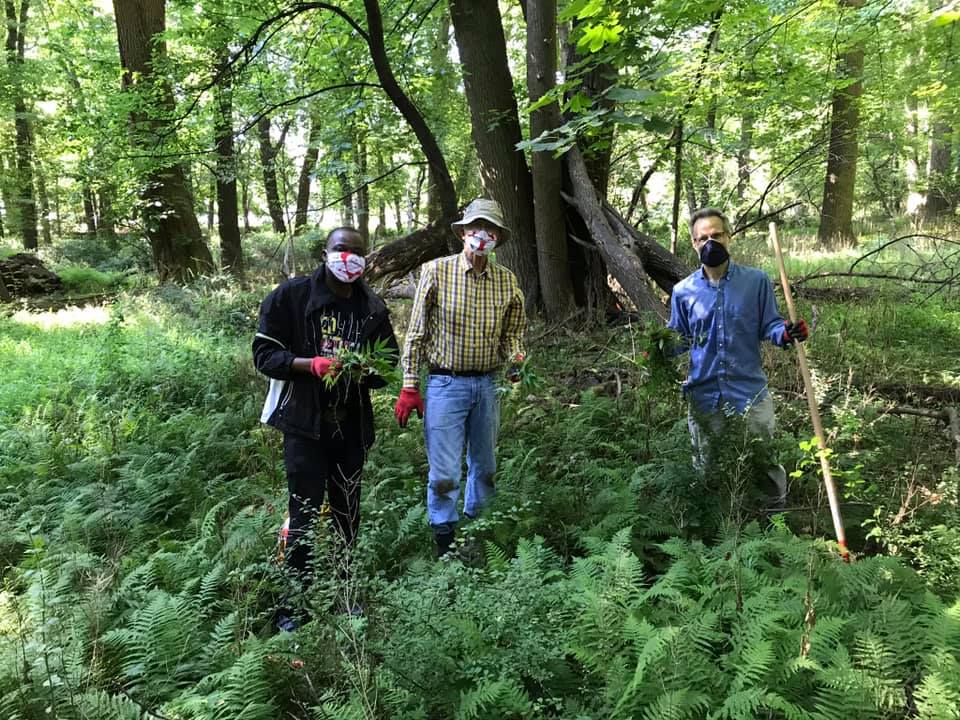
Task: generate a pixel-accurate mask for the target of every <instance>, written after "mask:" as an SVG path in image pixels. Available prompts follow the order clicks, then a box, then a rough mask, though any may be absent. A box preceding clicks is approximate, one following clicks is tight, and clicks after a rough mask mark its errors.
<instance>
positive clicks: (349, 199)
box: [337, 149, 356, 227]
mask: <svg viewBox="0 0 960 720" xmlns="http://www.w3.org/2000/svg"><path fill="white" fill-rule="evenodd" d="M337 184H338V185H339V186H340V195H341V196H342V197H343V200H342V201H341V203H342V204H341V205H340V224H341V225H344V226H346V227H354V226H355V225H356V220H355V217H356V216H355V215H354V209H353V195H354V193H353V190H354V188H353V185H352V184H351V183H350V174H349V173H348V172H347V157H346V155H345V154H344V152H343V149H338V150H337Z"/></svg>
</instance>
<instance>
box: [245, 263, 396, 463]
mask: <svg viewBox="0 0 960 720" xmlns="http://www.w3.org/2000/svg"><path fill="white" fill-rule="evenodd" d="M353 288H354V292H360V293H363V295H364V297H365V298H366V301H367V303H366V304H367V308H368V315H367V318H366V321H365V322H364V323H363V330H362V334H361V337H360V344H361V347H365V346H366V345H367V343H369V344H370V345H371V346H372V345H373V343H374V342H376V341H378V340H386V342H387V343H388V345H389V347H390V348H392V349H393V351H394V353H398V352H399V348H398V346H397V339H396V337H395V336H394V334H393V327H392V326H391V325H390V314H389V312H388V310H387V306H386V305H385V304H384V302H383V300H381V299H380V298H379V297H378V296H377V295H376V293H374V292H373V291H372V290H371V289H370V288H369V286H367V284H366V283H364V282H363V280H358V281H357V282H355V283H354V285H353ZM335 301H336V297H335V296H334V294H333V292H332V291H331V290H330V288H328V287H327V284H326V282H325V270H324V266H323V265H321V266H320V267H319V268H317V270H316V271H315V272H314V273H313V275H311V276H310V277H298V278H294V279H293V280H288V281H287V282H285V283H283V284H281V285H280V286H278V287H277V288H276V289H275V290H274V291H273V292H272V293H270V294H269V295H268V296H267V297H266V299H265V300H264V301H263V302H262V303H261V304H260V325H259V327H258V329H257V334H256V337H255V338H254V340H253V362H254V365H256V367H257V370H259V371H260V372H262V373H263V374H264V375H266V376H267V377H269V378H270V379H271V382H270V392H269V394H268V397H267V403H266V404H265V406H264V413H263V415H262V416H261V420H262V421H263V422H265V423H267V424H268V425H271V426H272V427H275V428H277V429H278V430H280V431H282V432H284V433H291V434H294V435H299V436H301V437H308V438H320V437H322V436H323V435H324V433H329V423H330V419H331V417H330V411H331V408H332V406H333V402H334V400H335V398H336V393H335V391H333V390H330V389H328V388H327V387H326V386H325V384H324V383H323V381H322V380H320V378H315V377H313V376H312V375H306V374H303V373H294V372H293V370H292V369H291V365H292V363H293V359H294V358H296V357H305V358H312V357H314V356H315V355H319V354H320V352H319V347H320V345H321V344H322V342H323V334H322V333H321V329H320V325H321V323H320V322H319V318H320V317H321V316H322V314H321V311H322V310H323V308H325V307H327V306H328V305H331V304H333V303H334V302H335ZM384 385H386V382H385V381H384V380H383V379H382V378H379V377H372V378H369V379H367V380H365V381H364V382H363V383H361V384H360V386H359V388H357V392H353V393H351V394H350V395H349V396H348V397H350V398H353V403H354V404H353V406H352V407H346V408H343V407H338V408H337V412H338V415H337V420H338V421H339V420H341V419H342V420H344V422H345V424H347V425H348V426H349V427H350V428H351V430H350V431H351V432H356V431H359V432H360V436H361V438H362V439H363V443H364V446H365V447H370V445H371V444H372V443H373V435H374V433H373V407H372V406H371V404H370V390H371V389H376V388H380V387H383V386H384ZM356 421H359V424H360V427H359V428H357V427H355V425H354V423H355V422H356Z"/></svg>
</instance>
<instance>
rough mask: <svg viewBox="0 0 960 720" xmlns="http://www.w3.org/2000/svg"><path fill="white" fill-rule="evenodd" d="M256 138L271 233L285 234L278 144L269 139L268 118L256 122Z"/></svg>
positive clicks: (285, 225)
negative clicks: (279, 179) (278, 180)
mask: <svg viewBox="0 0 960 720" xmlns="http://www.w3.org/2000/svg"><path fill="white" fill-rule="evenodd" d="M257 137H258V138H259V140H260V163H261V165H262V166H263V189H264V191H265V192H266V194H267V210H268V211H269V213H270V220H271V221H272V222H273V231H274V232H276V233H281V234H282V233H285V232H286V231H287V223H286V221H285V220H284V217H283V207H282V206H281V204H280V193H279V191H278V190H277V165H276V161H277V152H278V151H279V148H280V143H277V145H274V144H273V141H272V140H271V139H270V118H269V117H267V116H264V117H262V118H260V120H259V121H258V122H257Z"/></svg>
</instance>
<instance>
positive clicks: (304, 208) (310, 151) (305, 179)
mask: <svg viewBox="0 0 960 720" xmlns="http://www.w3.org/2000/svg"><path fill="white" fill-rule="evenodd" d="M321 127H322V125H321V122H320V113H319V111H317V110H316V109H314V111H313V112H312V113H310V134H309V136H308V138H307V149H306V151H305V152H304V154H303V164H302V165H301V166H300V178H299V179H298V180H297V210H296V212H295V213H294V216H293V234H294V235H299V234H300V233H302V232H303V231H304V229H306V226H307V212H308V211H309V209H310V185H311V183H312V181H313V171H314V168H316V166H317V158H318V157H319V156H320V129H321Z"/></svg>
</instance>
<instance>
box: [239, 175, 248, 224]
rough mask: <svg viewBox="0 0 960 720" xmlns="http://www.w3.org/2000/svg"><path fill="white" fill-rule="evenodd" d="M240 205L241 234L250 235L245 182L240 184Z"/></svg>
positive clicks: (246, 185)
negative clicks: (241, 214) (241, 217)
mask: <svg viewBox="0 0 960 720" xmlns="http://www.w3.org/2000/svg"><path fill="white" fill-rule="evenodd" d="M240 204H241V205H242V206H243V232H244V234H245V235H247V234H249V233H250V192H249V185H248V184H247V183H245V182H241V183H240Z"/></svg>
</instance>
